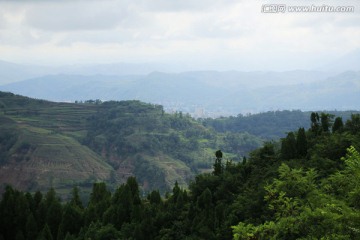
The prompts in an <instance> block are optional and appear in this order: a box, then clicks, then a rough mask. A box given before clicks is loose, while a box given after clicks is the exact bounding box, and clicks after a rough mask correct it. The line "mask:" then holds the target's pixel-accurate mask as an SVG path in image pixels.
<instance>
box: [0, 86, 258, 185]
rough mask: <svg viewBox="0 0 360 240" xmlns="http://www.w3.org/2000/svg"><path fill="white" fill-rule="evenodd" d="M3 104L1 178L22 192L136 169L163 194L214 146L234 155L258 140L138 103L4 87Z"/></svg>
mask: <svg viewBox="0 0 360 240" xmlns="http://www.w3.org/2000/svg"><path fill="white" fill-rule="evenodd" d="M0 108H1V113H0V120H1V125H0V137H1V141H0V150H1V151H0V153H1V163H0V164H1V168H0V171H1V178H0V183H1V184H5V183H9V184H12V185H13V186H16V187H17V188H19V189H23V190H36V189H47V188H48V187H50V186H53V187H55V188H56V189H64V190H66V189H69V188H71V187H72V186H74V185H79V186H83V187H89V186H91V184H92V183H93V182H94V181H106V182H107V183H109V184H110V185H112V184H113V185H116V184H119V183H121V182H124V181H125V180H126V179H127V177H129V176H132V175H135V176H136V177H137V179H138V180H139V181H140V184H141V187H142V189H143V190H144V191H148V190H150V189H155V188H156V189H160V190H161V191H162V192H164V191H166V190H168V189H169V187H170V186H172V185H173V184H174V183H175V181H178V183H179V184H180V185H182V186H185V185H186V184H187V183H188V182H189V180H190V179H192V178H193V176H194V174H195V173H198V172H202V171H208V170H209V169H211V166H212V160H213V152H214V151H215V150H216V149H218V148H222V149H226V150H225V151H226V152H227V153H229V155H228V156H229V158H232V159H234V160H238V159H240V158H242V156H244V155H247V154H248V152H249V151H251V150H252V149H254V148H256V147H258V146H259V145H260V144H261V142H262V141H261V140H260V139H259V138H257V137H255V136H252V135H250V134H247V133H240V134H235V135H232V138H229V134H217V133H216V132H215V131H214V130H211V129H208V128H206V127H204V126H203V125H202V124H201V123H199V122H197V121H195V120H194V119H192V118H191V117H190V116H188V115H183V114H182V113H177V114H174V115H171V114H167V113H165V112H164V110H163V108H162V107H161V106H158V105H152V104H146V103H142V102H139V101H123V102H104V103H101V102H100V101H87V102H86V103H79V104H75V103H54V102H49V101H44V100H36V99H31V98H27V97H22V96H18V95H14V94H11V93H4V92H1V94H0ZM234 139H236V140H237V142H234Z"/></svg>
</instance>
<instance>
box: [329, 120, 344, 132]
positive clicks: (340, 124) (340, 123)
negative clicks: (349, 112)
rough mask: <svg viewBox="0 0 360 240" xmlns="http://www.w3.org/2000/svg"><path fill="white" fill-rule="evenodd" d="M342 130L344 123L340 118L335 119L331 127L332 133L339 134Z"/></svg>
mask: <svg viewBox="0 0 360 240" xmlns="http://www.w3.org/2000/svg"><path fill="white" fill-rule="evenodd" d="M343 128H344V123H343V121H342V118H341V117H337V118H335V121H334V125H333V126H332V132H333V133H334V132H340V131H342V130H343Z"/></svg>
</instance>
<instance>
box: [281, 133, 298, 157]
mask: <svg viewBox="0 0 360 240" xmlns="http://www.w3.org/2000/svg"><path fill="white" fill-rule="evenodd" d="M281 157H282V158H283V159H293V158H295V157H296V139H295V134H294V133H293V132H289V133H288V135H287V136H286V138H283V139H281Z"/></svg>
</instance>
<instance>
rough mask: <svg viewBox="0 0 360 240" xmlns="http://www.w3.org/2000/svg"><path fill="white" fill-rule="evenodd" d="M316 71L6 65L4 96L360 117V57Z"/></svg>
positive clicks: (200, 112) (1, 71) (1, 79)
mask: <svg viewBox="0 0 360 240" xmlns="http://www.w3.org/2000/svg"><path fill="white" fill-rule="evenodd" d="M319 65H320V66H321V67H318V68H316V70H294V71H285V72H273V71H253V72H244V71H185V72H184V69H187V70H189V69H192V68H191V67H189V66H185V65H184V66H172V65H171V64H158V63H138V64H137V63H136V64H135V63H114V64H93V65H69V66H58V67H50V66H35V65H34V66H32V65H21V64H14V63H9V62H4V61H0V90H1V91H10V92H13V93H16V94H21V95H25V96H28V97H33V98H39V99H46V100H52V101H66V102H74V101H84V100H89V99H100V100H134V99H135V100H141V101H144V102H149V103H156V104H161V105H163V106H164V107H165V110H167V111H183V112H187V113H191V114H192V115H193V116H195V117H207V116H210V117H216V116H222V115H237V114H239V113H243V114H246V113H257V112H265V111H269V110H283V109H286V110H297V109H300V110H304V111H306V110H310V111H311V110H358V109H360V49H357V50H355V51H352V52H350V53H347V54H345V55H344V56H341V57H339V58H338V59H336V60H332V61H330V62H329V63H320V64H319Z"/></svg>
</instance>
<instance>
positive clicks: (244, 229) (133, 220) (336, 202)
mask: <svg viewBox="0 0 360 240" xmlns="http://www.w3.org/2000/svg"><path fill="white" fill-rule="evenodd" d="M310 121H311V126H310V128H309V129H307V130H305V129H304V128H299V129H298V130H297V131H293V132H288V133H287V135H286V137H284V138H282V139H281V140H280V141H270V142H266V143H264V145H263V146H262V147H260V148H258V149H257V150H255V151H253V152H251V154H250V156H249V157H248V158H245V159H243V161H242V162H237V163H235V162H232V161H229V160H227V161H225V160H224V159H225V156H224V153H223V152H222V151H220V150H218V151H216V153H215V155H214V156H213V170H212V172H211V173H202V174H198V175H197V176H196V177H195V178H194V180H193V181H192V182H191V183H190V184H189V186H188V188H186V189H185V188H182V187H180V186H179V185H178V183H177V182H176V183H175V184H174V185H173V188H172V191H170V192H168V193H167V194H165V196H164V197H162V196H161V195H160V193H159V191H157V190H153V191H152V192H150V193H148V194H147V195H146V196H143V195H141V194H140V190H139V185H138V182H137V179H136V178H135V177H129V178H128V179H127V181H126V183H124V184H122V185H120V186H118V187H117V189H116V190H115V191H110V190H109V188H108V187H107V185H106V184H105V183H104V182H97V183H94V184H93V187H92V191H91V194H90V199H89V201H88V202H86V203H84V202H82V201H81V200H80V197H79V189H78V188H76V187H75V188H74V189H73V191H72V196H71V198H70V199H69V200H68V201H66V202H61V201H60V199H59V198H58V196H57V193H56V192H55V190H54V189H50V190H49V191H48V192H47V193H41V192H40V191H37V192H35V193H30V192H22V191H18V190H16V189H14V188H12V187H11V186H8V187H6V191H5V193H4V194H3V197H2V200H1V202H0V216H1V219H0V233H1V234H0V238H1V239H58V240H61V239H67V240H69V239H104V240H105V239H232V238H233V239H249V240H250V239H359V238H360V187H359V182H360V154H359V149H360V115H359V114H353V115H352V116H351V117H350V119H348V120H347V121H343V119H342V118H341V117H336V118H335V116H333V115H331V114H328V113H320V114H318V113H311V116H310Z"/></svg>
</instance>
